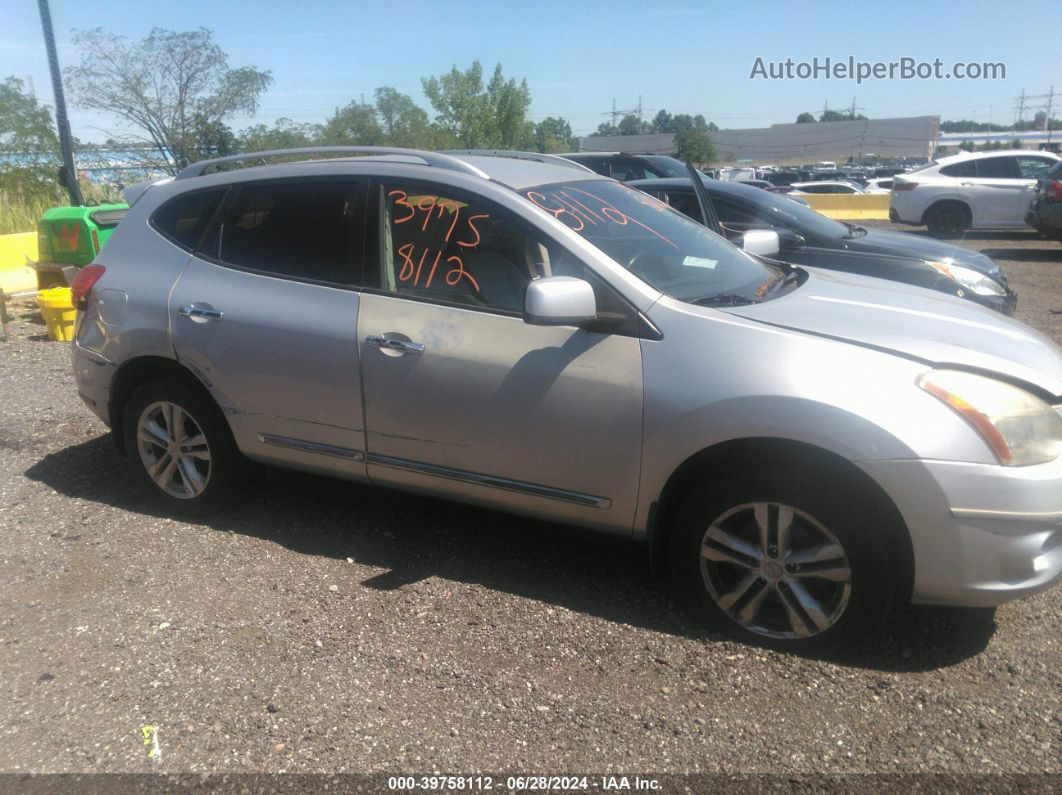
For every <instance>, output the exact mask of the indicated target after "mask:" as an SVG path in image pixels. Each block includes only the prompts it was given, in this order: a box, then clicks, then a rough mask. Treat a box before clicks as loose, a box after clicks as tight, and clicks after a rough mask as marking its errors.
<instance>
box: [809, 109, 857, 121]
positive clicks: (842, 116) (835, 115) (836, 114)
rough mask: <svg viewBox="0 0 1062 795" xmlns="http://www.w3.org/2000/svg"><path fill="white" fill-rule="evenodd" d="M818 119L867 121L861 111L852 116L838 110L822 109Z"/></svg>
mask: <svg viewBox="0 0 1062 795" xmlns="http://www.w3.org/2000/svg"><path fill="white" fill-rule="evenodd" d="M819 121H868V119H867V117H866V116H864V115H863V114H862V113H857V114H856V115H855V116H853V115H852V114H851V113H845V112H844V111H840V110H824V111H823V112H822V113H820V114H819Z"/></svg>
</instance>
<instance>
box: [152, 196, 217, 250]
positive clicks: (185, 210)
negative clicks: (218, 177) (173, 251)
mask: <svg viewBox="0 0 1062 795" xmlns="http://www.w3.org/2000/svg"><path fill="white" fill-rule="evenodd" d="M226 190H227V189H226V188H216V189H213V190H203V191H195V192H193V193H183V194H181V195H180V196H177V197H175V198H173V199H170V200H169V201H168V202H166V203H165V204H163V205H162V206H161V207H159V209H157V210H155V213H154V215H152V216H151V225H152V226H153V227H155V229H156V231H158V232H159V233H160V234H161V235H162V236H163V237H165V238H167V239H168V240H170V241H171V242H172V243H175V244H176V245H178V246H180V247H181V248H183V249H187V250H188V251H191V250H193V249H194V248H195V247H196V245H197V244H198V243H199V241H200V240H201V239H202V237H203V232H204V231H206V227H207V224H209V223H210V219H211V218H213V217H214V213H215V212H216V211H217V209H218V205H220V204H221V200H222V198H223V197H224V196H225V191H226Z"/></svg>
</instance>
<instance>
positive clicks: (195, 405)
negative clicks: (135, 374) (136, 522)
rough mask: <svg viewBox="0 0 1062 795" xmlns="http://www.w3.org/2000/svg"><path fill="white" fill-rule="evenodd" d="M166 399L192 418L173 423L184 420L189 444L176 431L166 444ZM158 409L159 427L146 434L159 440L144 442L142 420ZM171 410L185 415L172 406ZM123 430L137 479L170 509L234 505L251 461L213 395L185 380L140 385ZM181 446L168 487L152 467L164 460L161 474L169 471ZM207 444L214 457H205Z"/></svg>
mask: <svg viewBox="0 0 1062 795" xmlns="http://www.w3.org/2000/svg"><path fill="white" fill-rule="evenodd" d="M165 405H170V406H174V407H177V409H179V410H180V411H181V412H182V413H183V417H184V418H186V419H177V420H174V422H173V423H172V424H173V425H175V426H178V425H179V426H180V427H179V428H178V438H180V437H182V436H183V437H184V440H185V442H186V444H185V445H180V444H179V443H178V442H176V441H174V440H173V439H172V436H171V437H170V446H169V447H164V445H163V442H164V441H165V434H167V433H169V429H168V428H167V424H168V423H167V422H166V419H165V418H166V410H165ZM149 410H150V411H149ZM152 415H153V416H154V417H155V418H156V420H157V421H155V422H154V424H153V425H151V426H150V427H152V428H154V433H147V434H146V436H145V438H146V437H147V436H150V437H151V438H152V440H153V441H150V442H148V441H145V442H143V443H142V442H141V440H140V438H139V436H140V435H139V433H138V431H139V430H140V428H141V421H142V420H145V421H147V420H150V419H151V416H152ZM170 416H180V415H176V414H174V413H173V410H172V409H171V413H170ZM122 433H123V438H124V439H125V452H126V458H127V459H128V461H129V464H130V466H131V467H132V468H133V471H134V472H135V473H136V477H137V479H138V480H139V481H140V482H141V483H142V484H143V486H144V489H145V491H146V492H147V493H148V494H149V495H150V496H151V498H152V499H153V500H154V501H155V502H156V503H158V504H160V505H162V506H163V507H164V508H165V510H166V511H168V512H171V513H175V514H181V515H185V516H203V515H206V514H209V513H213V512H215V511H217V510H220V509H221V508H223V507H225V506H226V505H228V504H229V503H230V502H231V501H232V499H233V498H234V497H235V496H236V495H237V494H238V493H239V491H240V490H241V487H242V486H243V485H244V481H245V478H246V475H247V471H248V462H247V460H246V459H245V458H244V457H243V456H242V455H241V454H240V452H239V450H237V449H236V444H235V442H234V441H233V439H232V432H231V431H230V430H229V426H228V423H227V422H226V421H225V418H224V417H223V416H222V414H221V412H220V410H219V409H218V408H217V406H216V405H215V404H214V403H213V401H211V400H210V399H209V397H207V396H205V395H204V394H203V393H202V392H201V391H200V390H198V389H196V388H195V387H193V386H190V385H188V384H186V383H183V382H181V381H180V380H177V379H170V378H166V379H159V380H153V381H148V382H146V383H144V384H142V385H140V386H139V387H137V388H136V389H135V390H134V391H133V393H132V394H131V395H130V396H129V400H128V401H127V402H126V404H125V411H124V413H123V415H122ZM200 438H201V439H202V441H200ZM189 442H191V443H192V444H188V443H189ZM175 450H177V451H179V452H180V453H181V454H180V455H178V456H177V459H178V460H177V461H176V462H174V463H173V466H172V468H171V469H172V472H171V473H170V475H169V476H168V478H167V480H168V485H167V486H166V487H164V486H162V485H160V483H159V482H157V481H156V479H155V478H154V477H153V476H152V475H151V473H150V472H149V471H148V467H149V465H151V464H152V463H158V464H160V465H161V469H160V470H159V476H160V478H161V477H163V476H164V475H165V473H166V470H167V469H168V468H170V467H169V464H170V462H171V461H173V458H174V456H173V451H175ZM204 450H205V454H206V455H207V457H208V460H204V459H203V457H202V456H203V453H204ZM186 473H188V474H186Z"/></svg>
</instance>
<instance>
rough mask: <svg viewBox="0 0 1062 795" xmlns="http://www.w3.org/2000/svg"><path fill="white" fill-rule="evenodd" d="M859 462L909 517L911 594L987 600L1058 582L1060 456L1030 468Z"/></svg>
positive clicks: (923, 598)
mask: <svg viewBox="0 0 1062 795" xmlns="http://www.w3.org/2000/svg"><path fill="white" fill-rule="evenodd" d="M860 466H861V467H862V468H863V469H864V471H866V472H867V473H868V474H869V475H870V476H871V477H873V478H874V479H875V480H876V481H877V482H878V483H879V484H881V486H882V487H883V488H884V489H885V491H886V492H887V493H888V494H889V496H890V497H891V498H892V500H893V502H894V503H895V504H896V507H897V508H898V509H899V511H900V513H901V515H902V516H903V518H904V521H905V522H906V524H907V529H908V531H909V533H910V537H911V545H912V547H913V549H914V561H915V576H914V591H913V593H912V597H911V598H912V601H914V602H918V603H922V604H941V605H960V606H970V607H991V606H994V605H998V604H1002V603H1003V602H1008V601H1010V600H1012V599H1019V598H1021V597H1024V596H1029V595H1032V594H1035V593H1039V592H1041V591H1045V590H1047V589H1048V588H1051V587H1052V586H1053V585H1056V584H1058V583H1059V582H1060V581H1062V458H1059V459H1056V460H1055V461H1053V462H1051V463H1049V464H1040V465H1037V466H1029V467H1004V466H994V465H987V464H964V463H956V462H949V461H922V460H904V461H874V462H861V463H860Z"/></svg>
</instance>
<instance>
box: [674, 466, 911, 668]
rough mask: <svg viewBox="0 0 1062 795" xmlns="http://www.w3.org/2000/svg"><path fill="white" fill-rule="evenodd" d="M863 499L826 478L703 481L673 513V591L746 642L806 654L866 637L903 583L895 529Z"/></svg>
mask: <svg viewBox="0 0 1062 795" xmlns="http://www.w3.org/2000/svg"><path fill="white" fill-rule="evenodd" d="M861 490H862V485H861V484H857V483H855V482H853V481H851V480H849V479H848V478H846V477H845V476H844V474H843V473H841V472H839V471H835V470H834V469H833V468H827V469H822V470H811V469H808V468H805V469H804V470H803V471H799V472H790V471H783V470H782V469H779V470H773V471H772V470H771V469H759V470H751V469H750V470H748V471H745V472H742V473H739V474H738V475H736V476H734V477H731V478H727V479H726V480H722V481H720V480H718V479H713V478H709V479H707V480H706V481H705V482H704V483H702V484H700V485H699V487H695V488H694V489H692V490H691V491H690V492H688V493H687V495H686V498H685V499H684V500H683V501H682V503H681V505H680V506H679V508H678V512H677V518H678V522H677V526H676V527H675V528H674V534H673V536H672V544H671V562H672V570H673V572H674V574H675V578H676V581H677V583H678V585H679V586H680V588H681V589H682V591H683V592H684V594H685V595H686V597H687V598H688V600H689V601H690V603H691V605H692V607H693V608H694V610H695V611H696V612H697V614H698V616H699V617H700V618H702V619H704V620H705V621H706V622H707V623H709V624H710V625H712V626H714V627H716V628H720V629H723V630H724V631H727V632H729V633H731V634H734V635H736V636H738V637H741V638H743V639H746V640H756V641H758V642H761V643H766V644H769V645H775V646H779V647H804V648H807V647H811V646H818V645H823V644H826V645H829V644H833V643H839V642H842V641H845V640H850V639H852V638H855V637H859V636H862V635H865V634H868V633H869V632H870V631H872V630H873V629H874V628H875V627H876V626H877V624H878V623H880V621H881V620H882V619H883V618H884V617H885V615H886V614H887V613H888V611H889V610H890V609H891V606H892V603H893V601H894V599H895V596H896V593H897V591H898V586H899V583H900V580H901V579H902V578H901V577H900V569H899V567H898V565H897V563H896V562H892V561H890V554H889V550H890V544H889V543H888V542H889V534H890V533H893V532H896V528H895V527H892V526H890V524H889V523H888V520H887V519H884V518H883V517H882V516H880V515H878V512H877V511H875V510H874V508H873V507H872V506H873V501H872V500H860V499H858V495H859V494H860V492H861ZM861 505H862V507H860V506H861ZM890 578H895V579H890Z"/></svg>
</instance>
